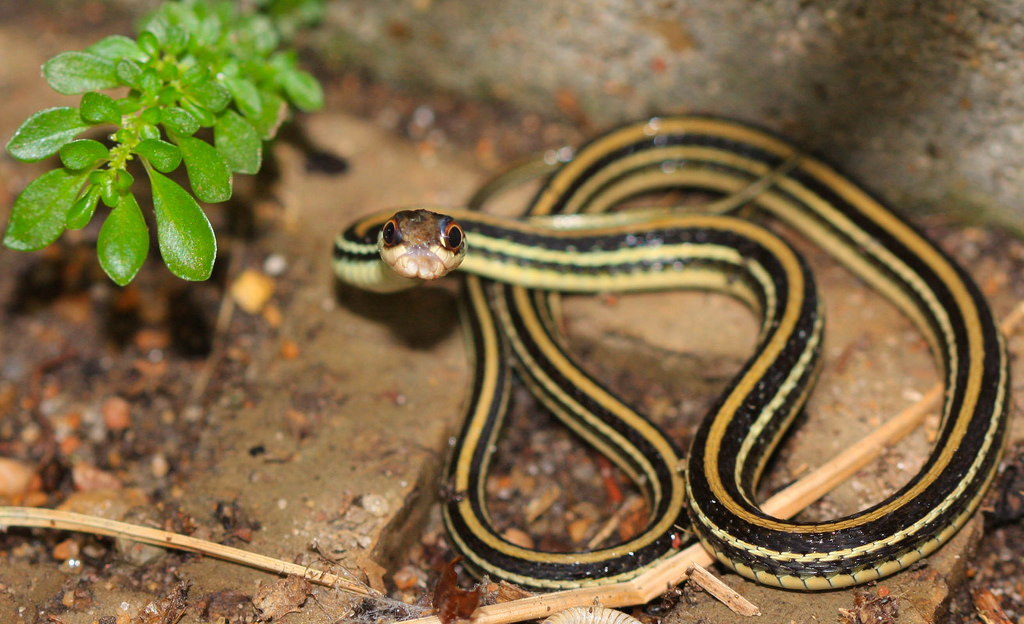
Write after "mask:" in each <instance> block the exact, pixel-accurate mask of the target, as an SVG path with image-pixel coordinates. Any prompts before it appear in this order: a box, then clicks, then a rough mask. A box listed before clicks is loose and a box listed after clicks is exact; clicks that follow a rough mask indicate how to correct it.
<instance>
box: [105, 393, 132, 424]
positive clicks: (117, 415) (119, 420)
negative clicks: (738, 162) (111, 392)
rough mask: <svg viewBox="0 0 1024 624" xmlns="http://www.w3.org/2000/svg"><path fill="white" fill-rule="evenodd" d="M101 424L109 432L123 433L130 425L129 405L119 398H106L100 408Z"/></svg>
mask: <svg viewBox="0 0 1024 624" xmlns="http://www.w3.org/2000/svg"><path fill="white" fill-rule="evenodd" d="M100 412H101V413H102V414H103V424H105V425H106V426H107V429H109V430H111V431H124V430H125V429H127V428H128V427H130V426H131V425H132V417H131V404H129V403H128V401H125V400H124V399H122V398H121V397H119V396H112V397H108V398H107V399H106V400H105V401H103V406H102V407H101V408H100Z"/></svg>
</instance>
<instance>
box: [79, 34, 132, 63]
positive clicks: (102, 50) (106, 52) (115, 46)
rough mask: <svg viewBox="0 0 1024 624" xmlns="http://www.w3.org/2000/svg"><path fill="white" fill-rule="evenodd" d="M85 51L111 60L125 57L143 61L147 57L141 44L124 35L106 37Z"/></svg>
mask: <svg viewBox="0 0 1024 624" xmlns="http://www.w3.org/2000/svg"><path fill="white" fill-rule="evenodd" d="M85 51H86V52H91V53H92V54H95V55H96V56H102V57H103V58H105V59H107V60H110V61H119V60H121V59H123V58H131V59H135V60H137V61H141V60H143V59H145V58H146V55H145V54H144V53H143V52H142V50H140V49H139V45H138V44H137V43H135V42H134V41H132V40H131V39H129V38H128V37H125V36H124V35H110V36H109V37H104V38H103V39H100V40H99V41H97V42H96V43H94V44H92V45H91V46H89V47H88V48H86V49H85Z"/></svg>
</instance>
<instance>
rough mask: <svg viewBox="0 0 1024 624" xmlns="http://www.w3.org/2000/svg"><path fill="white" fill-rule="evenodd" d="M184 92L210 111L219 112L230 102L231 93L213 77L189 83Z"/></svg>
mask: <svg viewBox="0 0 1024 624" xmlns="http://www.w3.org/2000/svg"><path fill="white" fill-rule="evenodd" d="M185 93H186V94H187V95H188V96H189V97H191V99H193V100H195V101H196V103H198V104H199V105H201V106H202V107H203V108H205V109H207V110H209V111H210V112H211V113H219V112H221V111H222V110H224V109H225V108H226V107H227V105H228V104H230V103H231V94H230V93H228V90H227V89H225V88H224V87H222V86H220V84H218V83H217V81H216V80H213V79H209V80H202V81H200V82H197V83H195V84H192V85H189V86H188V88H187V89H185ZM204 125H206V124H204Z"/></svg>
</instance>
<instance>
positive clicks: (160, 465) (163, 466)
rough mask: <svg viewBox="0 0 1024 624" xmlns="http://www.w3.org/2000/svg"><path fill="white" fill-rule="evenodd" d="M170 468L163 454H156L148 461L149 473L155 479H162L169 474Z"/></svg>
mask: <svg viewBox="0 0 1024 624" xmlns="http://www.w3.org/2000/svg"><path fill="white" fill-rule="evenodd" d="M170 470H171V466H170V464H169V463H168V462H167V457H166V456H165V455H164V454H163V453H157V454H156V455H154V456H153V459H151V460H149V471H150V472H151V473H152V474H153V476H154V477H156V478H157V479H163V478H164V477H166V476H167V473H168V472H170Z"/></svg>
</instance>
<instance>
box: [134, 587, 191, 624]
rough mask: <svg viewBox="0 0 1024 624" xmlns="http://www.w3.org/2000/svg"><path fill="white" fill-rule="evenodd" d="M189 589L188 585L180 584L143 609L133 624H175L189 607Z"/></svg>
mask: <svg viewBox="0 0 1024 624" xmlns="http://www.w3.org/2000/svg"><path fill="white" fill-rule="evenodd" d="M188 589H189V584H188V583H178V585H177V586H176V587H175V588H174V589H173V590H171V593H169V594H168V595H166V596H164V597H163V598H160V599H159V600H154V601H153V602H151V603H149V604H148V605H146V606H145V607H143V608H142V611H140V612H139V614H138V615H136V616H135V617H133V618H132V620H131V624H175V622H177V621H178V620H180V619H181V616H182V615H184V614H185V607H187V606H188V603H187V601H186V599H187V598H188Z"/></svg>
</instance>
